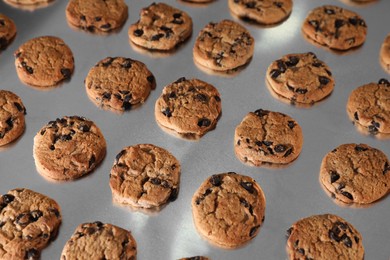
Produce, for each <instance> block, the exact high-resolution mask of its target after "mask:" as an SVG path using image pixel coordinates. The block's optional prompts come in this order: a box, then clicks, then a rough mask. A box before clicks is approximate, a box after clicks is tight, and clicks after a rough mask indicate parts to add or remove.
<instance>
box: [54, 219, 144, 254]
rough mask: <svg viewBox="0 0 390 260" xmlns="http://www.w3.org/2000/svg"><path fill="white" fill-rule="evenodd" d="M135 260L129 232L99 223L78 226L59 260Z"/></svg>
mask: <svg viewBox="0 0 390 260" xmlns="http://www.w3.org/2000/svg"><path fill="white" fill-rule="evenodd" d="M136 258H137V243H136V242H135V240H134V238H133V236H132V235H131V232H130V231H127V230H125V229H123V228H120V227H117V226H114V225H111V224H103V223H102V222H100V221H96V222H94V223H84V224H80V225H79V226H78V227H77V228H76V230H75V232H74V233H73V235H72V236H71V238H70V239H69V240H68V241H67V242H66V244H65V246H64V248H63V250H62V253H61V260H78V259H136Z"/></svg>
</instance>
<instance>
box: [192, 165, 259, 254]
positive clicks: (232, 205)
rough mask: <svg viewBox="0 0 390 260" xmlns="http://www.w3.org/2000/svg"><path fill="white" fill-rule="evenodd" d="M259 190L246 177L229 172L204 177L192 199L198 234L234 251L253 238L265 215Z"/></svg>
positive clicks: (249, 178) (255, 184) (253, 181)
mask: <svg viewBox="0 0 390 260" xmlns="http://www.w3.org/2000/svg"><path fill="white" fill-rule="evenodd" d="M265 204H266V202H265V197H264V194H263V191H262V189H261V187H260V186H259V185H258V184H257V183H256V181H255V180H254V179H252V178H251V177H248V176H244V175H240V174H236V173H233V172H230V173H221V174H215V175H212V176H211V177H209V178H207V179H206V180H205V181H204V182H203V183H202V184H201V186H200V187H199V189H198V190H197V191H196V192H195V194H194V196H193V197H192V215H193V219H194V224H195V226H196V228H197V230H198V232H199V233H200V234H201V235H202V236H204V237H205V238H206V239H207V240H209V241H210V242H212V243H215V244H216V245H218V246H220V247H225V248H235V247H238V246H241V245H243V244H244V243H246V242H248V241H249V240H251V239H253V238H254V237H255V236H256V235H257V234H258V232H259V230H260V226H261V225H262V223H263V221H264V216H265Z"/></svg>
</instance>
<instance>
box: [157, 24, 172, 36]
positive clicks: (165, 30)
mask: <svg viewBox="0 0 390 260" xmlns="http://www.w3.org/2000/svg"><path fill="white" fill-rule="evenodd" d="M160 29H161V30H163V31H164V32H165V37H166V38H168V37H169V36H171V34H173V31H172V29H171V28H169V27H166V26H165V25H163V26H161V27H160Z"/></svg>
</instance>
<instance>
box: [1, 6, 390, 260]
mask: <svg viewBox="0 0 390 260" xmlns="http://www.w3.org/2000/svg"><path fill="white" fill-rule="evenodd" d="M67 2H68V1H65V0H56V1H54V2H53V3H52V4H50V5H49V6H47V7H45V8H40V9H37V10H22V9H18V8H15V7H12V6H9V5H8V4H6V3H4V2H3V1H0V12H1V13H4V14H6V15H8V16H9V17H11V18H12V19H14V21H15V23H16V26H17V30H18V31H17V35H16V38H15V40H14V41H13V43H12V44H11V46H9V47H8V48H7V49H6V50H5V51H3V52H1V54H0V79H1V82H0V88H1V89H8V90H11V91H13V92H15V93H16V94H17V95H19V96H20V97H21V98H22V100H23V102H24V104H25V106H26V108H27V115H26V125H27V126H26V130H25V132H24V134H23V135H22V136H21V138H19V139H18V140H17V141H16V142H14V143H12V144H11V145H8V146H7V147H5V148H1V151H0V176H1V178H0V193H1V194H4V193H6V192H7V191H8V190H10V189H13V188H16V187H26V188H30V189H33V190H35V191H37V192H41V193H43V194H46V195H48V196H50V197H52V198H54V199H55V200H56V201H57V202H58V203H59V204H60V206H61V208H62V216H63V222H62V225H61V227H60V231H59V234H58V237H57V238H56V239H55V240H54V241H53V242H52V243H51V244H50V245H49V246H48V247H47V248H46V249H45V250H43V252H42V259H59V257H60V254H61V251H62V248H63V246H64V244H65V243H66V241H67V240H68V239H69V237H70V236H71V235H72V233H73V232H74V230H75V228H76V226H77V225H78V224H80V223H83V222H89V221H96V220H100V221H102V222H109V223H112V224H115V225H118V226H120V227H123V228H126V229H129V230H131V231H132V234H133V236H134V237H135V239H136V241H137V243H138V259H162V260H164V259H167V260H168V259H178V258H180V257H188V256H195V255H205V256H208V257H210V258H211V259H286V258H287V254H286V250H285V247H286V238H285V234H286V230H287V229H288V228H289V227H290V225H291V224H292V223H294V222H295V221H297V220H298V219H300V218H303V217H307V216H310V215H313V214H322V213H332V214H336V215H339V216H341V217H342V218H345V219H346V220H347V221H349V222H350V223H351V224H353V225H354V226H355V227H356V228H357V229H358V230H359V231H360V232H361V234H362V236H363V244H364V247H365V252H366V253H365V259H375V260H388V259H389V257H390V247H389V242H390V225H389V221H388V220H389V218H390V210H389V209H390V198H388V197H387V198H384V199H382V200H381V201H379V202H377V203H375V204H373V205H370V206H368V207H365V208H356V207H341V206H339V205H337V204H336V203H334V202H333V201H332V199H331V198H330V197H329V196H328V195H327V194H326V193H325V192H324V191H323V189H322V188H321V186H320V183H319V168H320V163H321V160H322V158H323V157H324V155H325V154H326V153H328V152H329V151H331V150H332V149H333V148H335V147H337V146H338V145H340V144H343V143H366V144H368V145H370V146H373V147H375V148H378V149H380V150H382V151H383V152H384V153H385V154H386V155H387V156H390V145H389V142H390V140H389V139H378V138H376V137H373V136H367V135H362V134H361V133H359V132H358V131H357V129H356V128H355V127H354V126H353V125H352V123H351V122H350V120H349V119H348V116H347V113H346V102H347V99H348V96H349V93H350V92H351V91H352V90H353V89H355V88H357V87H359V86H361V85H363V84H365V83H368V82H377V81H378V80H379V79H380V78H386V77H387V78H390V75H389V74H387V73H386V72H385V71H384V70H383V69H382V67H381V65H380V62H379V50H380V46H381V44H382V42H383V40H384V38H385V36H386V35H387V34H388V33H389V32H390V31H389V24H390V16H389V15H388V13H389V11H390V1H387V0H380V1H376V2H374V3H372V4H369V5H363V6H357V5H350V4H349V3H348V2H344V1H339V0H322V1H314V0H296V1H294V7H293V11H292V14H291V16H290V17H289V18H288V19H287V20H286V21H285V22H283V23H282V24H280V25H278V26H274V27H262V26H258V25H253V24H248V23H246V22H242V21H239V20H236V21H238V22H239V23H241V24H243V25H244V26H245V27H246V28H248V30H249V31H250V32H251V34H252V35H253V37H254V38H255V53H254V56H253V59H252V60H251V62H250V63H249V65H248V66H246V67H245V68H244V69H243V70H242V71H239V72H238V73H237V74H235V75H231V76H228V77H225V76H221V75H212V74H208V73H205V72H204V71H202V70H200V69H199V68H198V67H197V66H196V65H195V64H194V62H193V59H192V47H193V45H194V42H195V39H196V36H197V34H198V32H199V31H200V30H201V29H202V28H203V27H204V26H205V25H206V24H207V23H208V22H210V21H215V22H217V21H220V20H222V19H235V18H233V17H232V16H231V14H230V12H229V9H228V6H227V1H226V0H216V1H214V2H212V3H210V4H207V5H194V4H188V3H185V2H182V1H175V0H166V1H164V2H166V3H168V4H170V5H172V6H175V7H178V8H180V9H182V10H184V11H186V12H188V13H189V14H190V15H191V17H192V18H193V22H194V27H193V34H192V36H191V38H190V39H189V40H188V41H187V42H185V43H184V44H183V45H182V46H180V48H178V50H176V51H175V52H174V53H169V54H159V53H148V52H140V51H139V50H138V49H136V48H134V47H132V46H130V45H129V41H128V36H127V29H128V27H129V25H130V24H132V23H134V22H136V21H137V20H138V19H139V10H140V9H141V8H142V7H145V6H148V5H149V4H151V3H152V1H150V0H142V1H130V0H126V2H127V4H128V6H129V17H128V19H127V21H126V23H125V25H124V26H123V28H122V29H121V30H119V31H118V32H114V33H111V34H108V35H94V34H91V33H86V32H83V31H78V30H75V29H72V28H70V27H69V25H68V24H67V22H66V19H65V8H66V4H67ZM323 4H333V5H338V6H341V7H345V8H348V9H351V10H353V11H356V12H357V13H359V14H360V15H362V16H363V17H364V19H365V20H366V22H367V25H368V35H367V39H366V42H365V43H364V45H363V46H361V47H360V48H358V49H356V50H353V51H350V52H346V53H334V52H332V51H329V50H327V49H326V48H323V47H319V46H315V45H313V44H311V43H309V42H308V41H307V40H305V39H304V37H303V35H302V33H301V24H302V22H303V20H304V18H305V16H306V15H307V13H308V12H309V11H310V10H311V9H313V8H315V7H317V6H320V5H323ZM42 35H54V36H58V37H61V38H62V39H64V41H65V42H66V43H67V44H68V45H69V46H70V48H71V49H72V51H73V54H74V57H75V72H74V74H73V76H72V78H71V80H70V81H69V82H65V83H63V84H62V85H61V86H59V87H57V88H54V89H50V90H48V91H42V90H37V89H34V88H31V87H28V86H26V85H24V84H22V83H21V82H20V81H19V79H18V77H17V75H16V71H15V66H14V57H13V52H14V51H15V50H16V49H17V48H18V46H20V45H21V44H22V43H24V42H25V41H27V40H29V39H31V38H33V37H37V36H42ZM309 51H312V52H314V53H315V54H317V56H318V58H319V59H321V60H323V61H324V62H326V63H327V64H328V65H329V66H330V68H331V69H332V72H333V75H334V78H335V81H336V85H335V89H334V91H333V93H332V94H331V95H330V96H329V97H328V98H326V99H325V100H324V101H322V102H320V103H318V104H316V105H314V106H312V107H310V108H301V107H297V106H292V105H290V104H287V103H284V102H281V101H280V100H278V99H275V98H274V97H273V96H272V95H271V93H270V92H269V90H268V89H267V87H266V85H265V72H266V69H267V67H268V65H269V64H270V63H271V62H272V61H274V60H276V59H278V58H279V57H281V56H283V55H284V54H288V53H300V52H309ZM107 56H112V57H114V56H124V57H130V58H133V59H137V60H140V61H142V62H144V63H145V64H146V65H147V66H148V67H149V69H150V70H151V71H152V72H153V73H154V75H155V77H156V81H157V88H156V89H155V90H154V91H152V93H151V95H150V96H149V98H148V99H147V101H146V102H145V103H144V104H143V105H142V106H140V107H138V108H136V109H134V110H131V111H127V112H125V113H123V114H116V113H112V112H110V111H105V110H101V109H99V108H98V107H96V106H95V105H94V104H93V103H92V102H91V101H90V100H89V99H88V96H87V94H86V92H85V87H84V79H85V77H86V75H87V73H88V70H89V69H90V68H91V67H92V66H93V65H94V64H95V63H97V62H98V61H99V60H101V59H102V58H105V57H107ZM180 77H187V78H199V79H201V80H204V81H206V82H209V83H211V84H213V85H214V86H215V87H217V88H218V90H219V91H220V93H221V97H222V111H223V112H222V117H221V119H220V120H219V122H218V125H217V127H216V129H215V130H213V131H211V132H209V133H207V134H206V135H205V136H204V137H202V138H201V139H200V140H199V141H187V140H183V139H178V138H176V137H173V136H171V135H169V134H167V133H165V132H164V131H162V130H161V129H160V128H159V126H158V125H157V123H156V122H155V118H154V103H155V101H156V99H157V98H158V96H159V95H160V94H161V90H162V88H163V87H164V86H165V85H167V84H169V83H171V82H173V81H175V80H176V79H178V78H180ZM259 108H263V109H268V110H274V111H280V112H282V113H285V114H288V115H290V116H291V117H293V118H294V119H295V120H297V121H298V123H299V124H300V125H301V126H302V129H303V134H304V144H303V150H302V153H301V155H300V156H299V158H298V159H297V160H296V161H294V162H293V163H292V164H291V165H288V166H287V167H283V168H276V169H275V168H266V167H260V168H255V167H249V166H246V165H244V164H242V163H241V162H240V161H239V160H238V159H237V158H236V157H235V155H234V151H233V136H234V130H235V127H236V126H237V125H238V124H239V123H240V122H241V120H242V119H243V117H244V116H245V115H246V114H247V113H248V112H249V111H254V110H256V109H259ZM64 115H80V116H85V117H87V118H89V119H91V120H93V121H94V122H95V123H96V124H97V125H98V126H99V127H100V129H101V130H102V132H103V134H104V136H105V138H106V141H107V155H106V157H105V159H104V160H103V162H102V164H101V165H100V166H99V167H98V168H97V169H96V170H95V171H94V172H93V173H91V174H90V175H88V176H86V177H85V178H82V179H79V180H76V181H71V182H66V183H55V182H50V181H48V180H46V179H44V178H43V177H41V176H40V175H39V174H38V173H37V171H36V169H35V164H34V160H33V156H32V147H33V138H34V136H35V134H36V133H37V132H38V131H39V129H40V128H41V127H42V126H43V125H44V124H46V123H47V122H48V121H50V120H53V119H55V118H57V117H62V116H64ZM139 143H152V144H155V145H158V146H161V147H163V148H166V149H167V150H169V151H170V152H171V153H172V154H173V155H175V156H176V158H177V159H178V160H179V161H180V162H181V165H182V173H181V186H180V192H179V196H178V198H177V200H176V201H174V202H171V203H170V204H168V205H167V206H166V207H165V208H163V209H162V210H161V211H160V212H156V213H153V214H151V213H146V212H141V211H134V210H131V209H129V208H126V207H122V206H118V205H114V204H113V202H112V197H111V191H110V188H109V184H108V180H109V172H110V169H111V166H112V164H113V162H114V158H115V155H116V154H117V153H118V152H119V151H120V150H121V149H122V147H124V146H129V145H134V144H139ZM229 171H235V172H238V173H241V174H245V175H249V176H251V177H252V178H254V179H255V180H256V181H257V182H258V183H259V184H260V185H261V187H262V188H263V190H264V193H265V196H266V200H267V207H266V213H265V215H266V217H265V222H264V225H263V226H262V227H261V230H260V233H259V234H258V235H257V237H256V238H255V239H253V240H252V241H251V242H249V243H248V244H246V245H245V246H243V247H241V248H238V249H234V250H226V249H220V248H217V247H215V246H213V245H211V244H209V243H208V242H207V241H205V240H204V239H202V238H201V237H200V236H199V234H198V233H197V231H196V230H195V227H194V224H193V220H192V213H191V198H192V195H193V194H194V192H195V190H196V189H197V188H198V187H199V186H200V184H201V183H202V182H203V181H204V180H205V179H206V178H207V177H208V176H210V175H212V174H215V173H221V172H229Z"/></svg>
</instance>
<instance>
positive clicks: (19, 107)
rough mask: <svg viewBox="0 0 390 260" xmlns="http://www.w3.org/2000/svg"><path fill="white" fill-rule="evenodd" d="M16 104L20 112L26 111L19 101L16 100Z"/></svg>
mask: <svg viewBox="0 0 390 260" xmlns="http://www.w3.org/2000/svg"><path fill="white" fill-rule="evenodd" d="M14 106H15V107H16V109H17V110H18V111H19V112H25V109H24V108H23V107H22V105H20V104H19V103H18V102H14Z"/></svg>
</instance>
